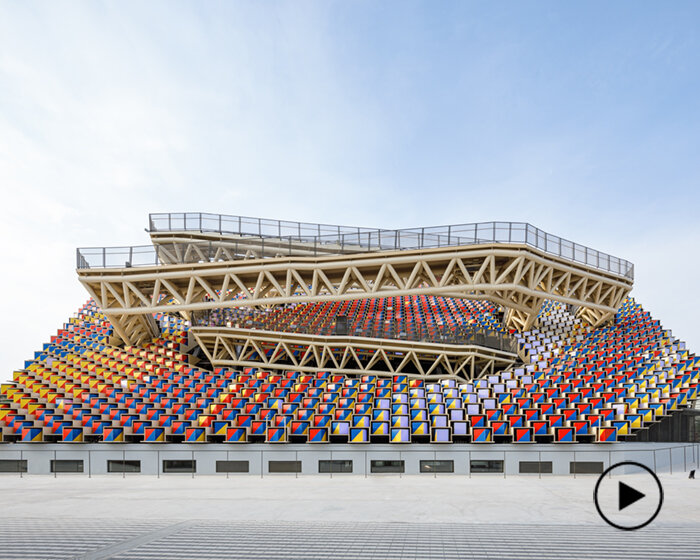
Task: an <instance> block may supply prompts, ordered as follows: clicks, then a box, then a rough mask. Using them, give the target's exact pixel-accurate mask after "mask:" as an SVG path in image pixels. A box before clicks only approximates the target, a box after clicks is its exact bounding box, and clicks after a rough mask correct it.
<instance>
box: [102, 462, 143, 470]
mask: <svg viewBox="0 0 700 560" xmlns="http://www.w3.org/2000/svg"><path fill="white" fill-rule="evenodd" d="M107 472H110V473H127V472H141V461H132V460H128V461H120V460H117V459H115V460H114V461H107Z"/></svg>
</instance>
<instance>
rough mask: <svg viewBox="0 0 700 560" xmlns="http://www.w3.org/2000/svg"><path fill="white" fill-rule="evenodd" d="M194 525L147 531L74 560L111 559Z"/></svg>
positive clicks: (172, 526) (186, 524) (179, 525)
mask: <svg viewBox="0 0 700 560" xmlns="http://www.w3.org/2000/svg"><path fill="white" fill-rule="evenodd" d="M196 523H197V522H196V521H180V522H179V523H173V524H172V525H168V526H167V527H163V528H162V529H157V530H155V531H149V532H148V533H145V534H143V535H140V536H138V537H134V538H131V539H127V540H125V541H121V542H118V543H115V544H112V545H109V546H106V547H104V548H101V549H99V550H95V551H92V552H88V553H87V554H83V555H81V556H76V557H75V560H106V559H107V558H111V557H113V556H114V555H115V554H120V553H122V552H128V551H130V550H132V549H134V548H137V547H139V546H141V545H144V544H150V543H152V542H154V541H157V540H158V539H161V538H162V537H168V536H170V535H174V534H175V533H178V532H180V531H182V530H183V529H186V528H187V527H190V526H192V525H194V524H196Z"/></svg>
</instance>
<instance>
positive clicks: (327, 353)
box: [190, 327, 518, 381]
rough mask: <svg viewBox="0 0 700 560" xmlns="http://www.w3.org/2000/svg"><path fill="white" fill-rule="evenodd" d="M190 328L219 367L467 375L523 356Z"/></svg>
mask: <svg viewBox="0 0 700 560" xmlns="http://www.w3.org/2000/svg"><path fill="white" fill-rule="evenodd" d="M190 333H191V334H192V336H194V338H195V340H196V341H197V344H199V346H200V347H201V348H202V350H203V351H204V353H205V354H206V356H207V358H208V359H209V361H210V362H211V364H212V365H213V366H214V367H234V368H242V367H255V368H260V369H264V370H292V371H319V370H322V371H328V372H331V373H338V374H346V375H358V374H371V375H384V376H390V375H398V374H401V375H408V376H410V377H418V378H421V379H426V378H449V379H457V380H461V381H464V380H465V379H473V378H474V377H476V376H478V375H480V374H485V373H493V372H494V371H496V370H502V369H505V368H507V367H509V366H512V365H513V364H515V363H516V361H517V359H518V357H517V354H516V353H514V352H506V351H502V350H496V349H490V348H486V347H481V346H472V345H470V346H462V345H454V344H437V343H427V342H415V341H403V340H389V339H376V338H364V337H354V336H348V337H343V336H319V335H307V334H295V333H283V332H272V331H258V330H250V329H230V328H222V327H193V328H192V329H191V330H190Z"/></svg>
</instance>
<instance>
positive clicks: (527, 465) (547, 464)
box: [520, 461, 552, 474]
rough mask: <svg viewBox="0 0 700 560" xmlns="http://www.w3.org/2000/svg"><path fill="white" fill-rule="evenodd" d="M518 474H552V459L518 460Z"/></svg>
mask: <svg viewBox="0 0 700 560" xmlns="http://www.w3.org/2000/svg"><path fill="white" fill-rule="evenodd" d="M520 474H552V461H520Z"/></svg>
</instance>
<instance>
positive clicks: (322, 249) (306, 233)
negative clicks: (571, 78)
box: [77, 213, 634, 280]
mask: <svg viewBox="0 0 700 560" xmlns="http://www.w3.org/2000/svg"><path fill="white" fill-rule="evenodd" d="M149 233H150V235H151V238H152V240H153V245H145V246H133V247H89V248H79V249H77V268H79V269H85V268H131V267H138V266H158V265H161V264H177V263H192V262H216V261H224V260H236V259H245V258H271V257H284V256H295V257H299V256H308V257H321V256H330V255H346V254H358V253H372V252H379V251H406V250H420V249H433V248H441V247H461V246H471V245H481V244H493V243H499V244H504V245H525V246H529V247H533V248H535V249H538V250H540V251H543V252H544V253H546V254H548V255H552V256H555V257H558V258H561V259H563V260H565V261H571V262H574V263H579V264H583V265H585V266H588V267H591V268H594V269H597V270H600V271H603V272H606V273H609V274H612V275H614V276H617V277H620V278H624V279H627V280H633V279H634V265H633V264H632V263H631V262H629V261H627V260H624V259H621V258H619V257H615V256H612V255H609V254H607V253H603V252H601V251H597V250H595V249H591V248H590V247H586V246H584V245H580V244H578V243H574V242H573V241H569V240H567V239H563V238H561V237H558V236H556V235H552V234H550V233H547V232H545V231H542V230H541V229H539V228H536V227H535V226H533V225H531V224H528V223H525V222H481V223H472V224H455V225H446V226H432V227H418V228H406V229H375V228H365V227H351V226H340V225H331V224H316V223H305V222H292V221H285V220H271V219H265V218H252V217H245V216H231V215H224V214H208V213H167V214H150V215H149Z"/></svg>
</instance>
